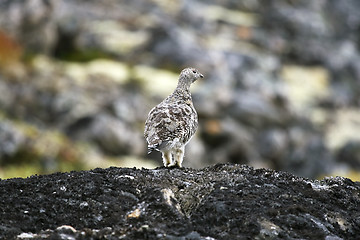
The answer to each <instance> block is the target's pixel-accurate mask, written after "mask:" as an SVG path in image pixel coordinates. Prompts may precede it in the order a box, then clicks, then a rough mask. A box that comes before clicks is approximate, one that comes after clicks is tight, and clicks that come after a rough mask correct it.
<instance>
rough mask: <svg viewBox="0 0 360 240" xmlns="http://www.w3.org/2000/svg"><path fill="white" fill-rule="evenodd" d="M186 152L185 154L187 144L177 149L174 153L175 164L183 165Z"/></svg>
mask: <svg viewBox="0 0 360 240" xmlns="http://www.w3.org/2000/svg"><path fill="white" fill-rule="evenodd" d="M184 154H185V146H183V147H181V148H178V149H176V150H175V154H174V163H173V164H174V165H178V166H179V167H181V164H182V162H183V160H184Z"/></svg>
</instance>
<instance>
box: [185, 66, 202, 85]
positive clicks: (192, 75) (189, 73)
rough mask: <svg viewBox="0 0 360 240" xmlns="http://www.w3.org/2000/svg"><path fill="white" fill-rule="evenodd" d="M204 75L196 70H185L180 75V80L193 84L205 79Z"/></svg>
mask: <svg viewBox="0 0 360 240" xmlns="http://www.w3.org/2000/svg"><path fill="white" fill-rule="evenodd" d="M203 77H204V75H202V74H201V73H200V72H199V71H198V70H197V69H195V68H185V69H184V70H182V71H181V73H180V77H179V79H180V80H184V81H185V82H186V83H190V84H191V83H193V82H195V81H196V80H198V79H199V78H203Z"/></svg>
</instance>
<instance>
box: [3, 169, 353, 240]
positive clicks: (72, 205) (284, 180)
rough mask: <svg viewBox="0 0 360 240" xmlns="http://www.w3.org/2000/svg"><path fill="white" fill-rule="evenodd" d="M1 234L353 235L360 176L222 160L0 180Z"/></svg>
mask: <svg viewBox="0 0 360 240" xmlns="http://www.w3.org/2000/svg"><path fill="white" fill-rule="evenodd" d="M0 196H1V198H0V209H1V211H0V238H1V239H10V238H15V237H17V238H18V239H30V238H32V239H74V238H76V239H99V238H101V239H328V240H329V239H333V240H335V239H336V240H339V239H356V238H357V237H358V236H359V234H360V183H359V182H352V181H351V180H349V179H346V178H341V177H335V178H326V179H324V180H322V181H314V180H308V179H305V178H300V177H296V176H294V175H291V174H289V173H285V172H278V171H273V170H267V169H256V170H255V169H253V168H251V167H248V166H245V165H235V164H218V165H214V166H210V167H207V168H203V169H199V170H194V169H190V168H182V169H177V168H175V169H165V168H157V169H135V168H115V167H111V168H108V169H100V168H98V169H94V170H91V171H81V172H68V173H55V174H51V175H40V176H32V177H29V178H26V179H21V178H14V179H7V180H2V181H0Z"/></svg>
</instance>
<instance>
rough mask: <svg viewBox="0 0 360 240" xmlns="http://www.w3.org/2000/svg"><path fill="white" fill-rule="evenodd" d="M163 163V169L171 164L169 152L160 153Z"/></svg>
mask: <svg viewBox="0 0 360 240" xmlns="http://www.w3.org/2000/svg"><path fill="white" fill-rule="evenodd" d="M162 158H163V163H164V166H165V167H168V166H169V165H170V164H171V163H172V159H171V152H170V151H169V152H162Z"/></svg>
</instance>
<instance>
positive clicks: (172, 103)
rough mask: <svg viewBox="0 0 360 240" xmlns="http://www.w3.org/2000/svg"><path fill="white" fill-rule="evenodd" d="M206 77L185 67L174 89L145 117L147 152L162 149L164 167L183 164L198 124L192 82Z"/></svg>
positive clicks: (193, 69)
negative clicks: (191, 90)
mask: <svg viewBox="0 0 360 240" xmlns="http://www.w3.org/2000/svg"><path fill="white" fill-rule="evenodd" d="M203 77H204V75H202V74H201V73H200V72H199V71H198V70H197V69H195V68H192V67H189V68H185V69H183V70H182V71H181V73H180V76H179V79H178V84H177V86H176V88H175V90H174V92H173V93H171V94H170V95H169V96H168V97H166V98H165V99H164V100H163V101H162V102H161V103H159V104H158V105H157V106H155V107H154V108H152V109H151V110H150V112H149V114H148V117H147V119H146V121H145V129H144V136H145V139H146V141H147V143H148V154H150V153H151V152H152V151H154V150H156V151H160V152H161V153H162V160H163V163H164V166H165V167H180V168H181V167H182V162H183V159H184V154H185V145H186V144H187V143H188V142H189V141H190V140H191V138H192V137H193V136H194V134H195V132H196V130H197V128H198V116H197V112H196V110H195V107H194V104H193V101H192V97H191V93H190V85H191V84H192V83H194V82H195V81H196V80H198V79H199V78H203Z"/></svg>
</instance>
